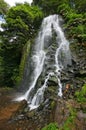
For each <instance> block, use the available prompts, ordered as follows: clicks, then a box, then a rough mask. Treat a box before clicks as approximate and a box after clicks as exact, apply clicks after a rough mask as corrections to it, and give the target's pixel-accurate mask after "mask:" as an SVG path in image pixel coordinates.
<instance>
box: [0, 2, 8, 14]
mask: <svg viewBox="0 0 86 130" xmlns="http://www.w3.org/2000/svg"><path fill="white" fill-rule="evenodd" d="M8 9H9V6H8V4H7V3H6V2H5V1H4V0H0V15H1V14H6V13H7V11H8Z"/></svg>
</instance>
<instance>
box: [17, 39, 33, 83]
mask: <svg viewBox="0 0 86 130" xmlns="http://www.w3.org/2000/svg"><path fill="white" fill-rule="evenodd" d="M30 49H31V42H30V41H28V42H27V43H26V44H25V46H24V48H23V53H22V58H21V62H20V66H19V75H18V76H17V77H16V84H17V85H19V83H20V82H21V80H22V78H23V73H24V68H25V63H26V60H27V56H28V55H29V54H30Z"/></svg>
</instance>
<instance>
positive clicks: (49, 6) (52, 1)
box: [33, 0, 69, 15]
mask: <svg viewBox="0 0 86 130" xmlns="http://www.w3.org/2000/svg"><path fill="white" fill-rule="evenodd" d="M33 3H34V4H35V5H38V6H40V7H41V8H42V10H43V12H44V13H45V15H49V14H52V13H56V10H57V8H58V6H59V5H60V4H61V3H69V0H33Z"/></svg>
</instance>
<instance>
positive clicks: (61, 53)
mask: <svg viewBox="0 0 86 130" xmlns="http://www.w3.org/2000/svg"><path fill="white" fill-rule="evenodd" d="M59 22H60V21H59V16H58V15H50V16H48V17H46V18H44V20H43V22H42V25H41V29H40V31H39V34H38V37H37V38H36V40H35V45H34V46H35V47H34V54H33V56H32V63H33V68H34V70H33V75H32V77H33V80H32V81H31V84H30V86H29V89H28V90H27V92H26V93H25V94H24V95H23V96H21V97H18V98H16V100H17V101H21V100H23V99H25V100H27V102H28V104H29V107H30V109H35V108H37V107H38V106H39V105H40V104H41V103H42V102H43V101H44V92H45V89H46V88H47V87H48V85H47V83H48V80H49V79H50V77H51V76H55V77H56V78H57V81H58V86H59V87H57V90H58V96H60V97H62V83H61V72H62V70H63V69H65V68H67V65H71V54H70V49H69V42H68V41H67V40H66V38H65V36H64V32H63V31H62V29H61V27H60V24H59ZM53 32H55V38H54V42H53V41H52V38H53ZM43 71H45V73H46V74H45V80H44V83H43V85H42V86H39V88H37V87H36V84H37V82H38V79H39V77H40V76H41V74H42V73H43ZM46 75H47V76H46ZM34 90H35V91H34ZM33 91H34V92H35V93H34V94H33V96H32V95H31V93H32V92H33Z"/></svg>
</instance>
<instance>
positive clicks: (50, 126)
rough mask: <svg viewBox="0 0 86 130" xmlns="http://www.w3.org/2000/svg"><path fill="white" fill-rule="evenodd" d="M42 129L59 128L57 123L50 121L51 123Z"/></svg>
mask: <svg viewBox="0 0 86 130" xmlns="http://www.w3.org/2000/svg"><path fill="white" fill-rule="evenodd" d="M42 130H58V127H57V124H56V123H50V124H49V125H47V126H45V127H44V128H42Z"/></svg>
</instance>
